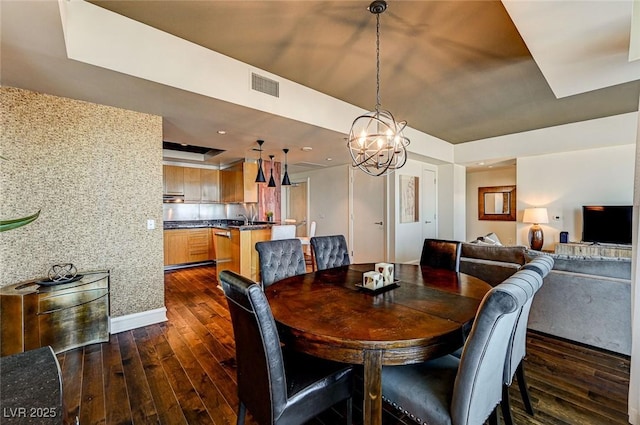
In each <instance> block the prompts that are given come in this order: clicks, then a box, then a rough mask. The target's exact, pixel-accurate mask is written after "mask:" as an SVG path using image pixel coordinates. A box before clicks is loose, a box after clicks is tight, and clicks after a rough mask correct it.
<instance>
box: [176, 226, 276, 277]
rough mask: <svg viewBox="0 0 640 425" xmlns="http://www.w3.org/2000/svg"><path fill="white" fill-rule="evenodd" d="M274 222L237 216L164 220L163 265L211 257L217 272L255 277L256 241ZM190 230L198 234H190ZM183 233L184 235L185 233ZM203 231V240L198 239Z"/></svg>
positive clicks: (264, 237) (263, 237) (267, 233)
mask: <svg viewBox="0 0 640 425" xmlns="http://www.w3.org/2000/svg"><path fill="white" fill-rule="evenodd" d="M274 224H277V223H274V222H252V223H247V224H245V223H244V222H243V221H239V220H195V221H166V222H165V223H164V239H165V242H164V244H165V269H172V268H177V267H186V266H191V265H199V264H202V263H206V262H211V261H215V262H216V266H217V267H216V268H217V271H218V273H219V272H220V271H221V270H233V271H235V272H237V273H240V274H241V275H243V276H245V277H248V278H250V279H253V280H256V281H257V280H259V279H260V276H259V266H258V252H257V251H256V249H255V245H256V242H260V241H264V240H269V239H271V226H272V225H274ZM190 233H194V234H196V233H197V234H198V237H191V241H190V240H189V236H192V235H190ZM185 234H186V235H187V236H185ZM203 234H206V235H208V236H207V238H208V239H207V244H206V246H205V244H204V243H203V242H202V235H203Z"/></svg>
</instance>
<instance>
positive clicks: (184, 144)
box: [180, 143, 189, 146]
mask: <svg viewBox="0 0 640 425" xmlns="http://www.w3.org/2000/svg"><path fill="white" fill-rule="evenodd" d="M180 146H189V145H187V144H186V143H180Z"/></svg>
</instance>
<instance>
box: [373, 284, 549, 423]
mask: <svg viewBox="0 0 640 425" xmlns="http://www.w3.org/2000/svg"><path fill="white" fill-rule="evenodd" d="M516 274H517V273H516ZM514 276H515V275H514ZM514 276H512V277H510V278H508V279H506V280H505V281H504V282H503V283H501V284H499V285H497V286H496V287H494V288H493V289H491V291H489V292H488V293H487V295H486V296H485V297H484V299H483V300H482V303H481V304H480V308H479V309H478V314H477V316H476V319H475V320H474V323H473V327H472V329H471V333H470V334H469V337H468V338H467V340H466V342H465V345H464V349H463V351H462V357H461V358H460V359H458V358H457V357H455V356H453V355H446V356H443V357H439V358H437V359H434V360H431V361H428V362H424V363H420V364H415V365H403V366H385V367H383V369H382V396H383V399H384V400H385V401H386V402H388V403H391V404H392V405H393V406H394V407H396V408H398V409H400V410H401V411H403V412H405V413H406V414H408V415H409V416H410V417H411V418H413V419H414V420H416V421H417V422H418V423H428V424H431V425H439V424H441V425H444V424H446V425H451V424H452V425H481V424H483V423H484V422H485V421H486V420H487V418H489V419H490V422H491V423H497V411H496V407H497V405H498V404H499V403H500V399H501V397H502V386H503V381H504V377H503V376H504V375H503V374H504V368H505V359H506V355H507V349H508V347H509V343H510V341H511V336H512V334H513V331H514V330H515V324H516V322H517V320H518V315H519V314H520V311H521V310H522V307H523V306H524V305H525V304H526V303H527V302H528V301H529V300H531V298H532V297H533V294H534V293H535V290H534V288H535V287H536V283H535V279H539V276H537V277H532V276H526V277H525V278H519V277H514ZM530 280H534V282H530ZM538 286H539V285H538Z"/></svg>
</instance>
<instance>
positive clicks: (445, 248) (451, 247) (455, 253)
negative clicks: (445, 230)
mask: <svg viewBox="0 0 640 425" xmlns="http://www.w3.org/2000/svg"><path fill="white" fill-rule="evenodd" d="M461 252H462V242H458V241H448V240H444V239H425V240H424V244H423V245H422V255H421V256H420V265H422V266H431V267H436V268H440V269H447V270H453V271H455V272H459V271H460V254H461Z"/></svg>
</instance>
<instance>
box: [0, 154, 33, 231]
mask: <svg viewBox="0 0 640 425" xmlns="http://www.w3.org/2000/svg"><path fill="white" fill-rule="evenodd" d="M0 159H4V160H7V158H5V157H3V156H0ZM39 216H40V210H38V212H37V213H35V214H33V215H30V216H28V217H22V218H14V219H12V220H0V232H6V231H7V230H13V229H17V228H18V227H22V226H26V225H27V224H29V223H31V222H32V221H35V220H36V219H37V218H38V217H39Z"/></svg>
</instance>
